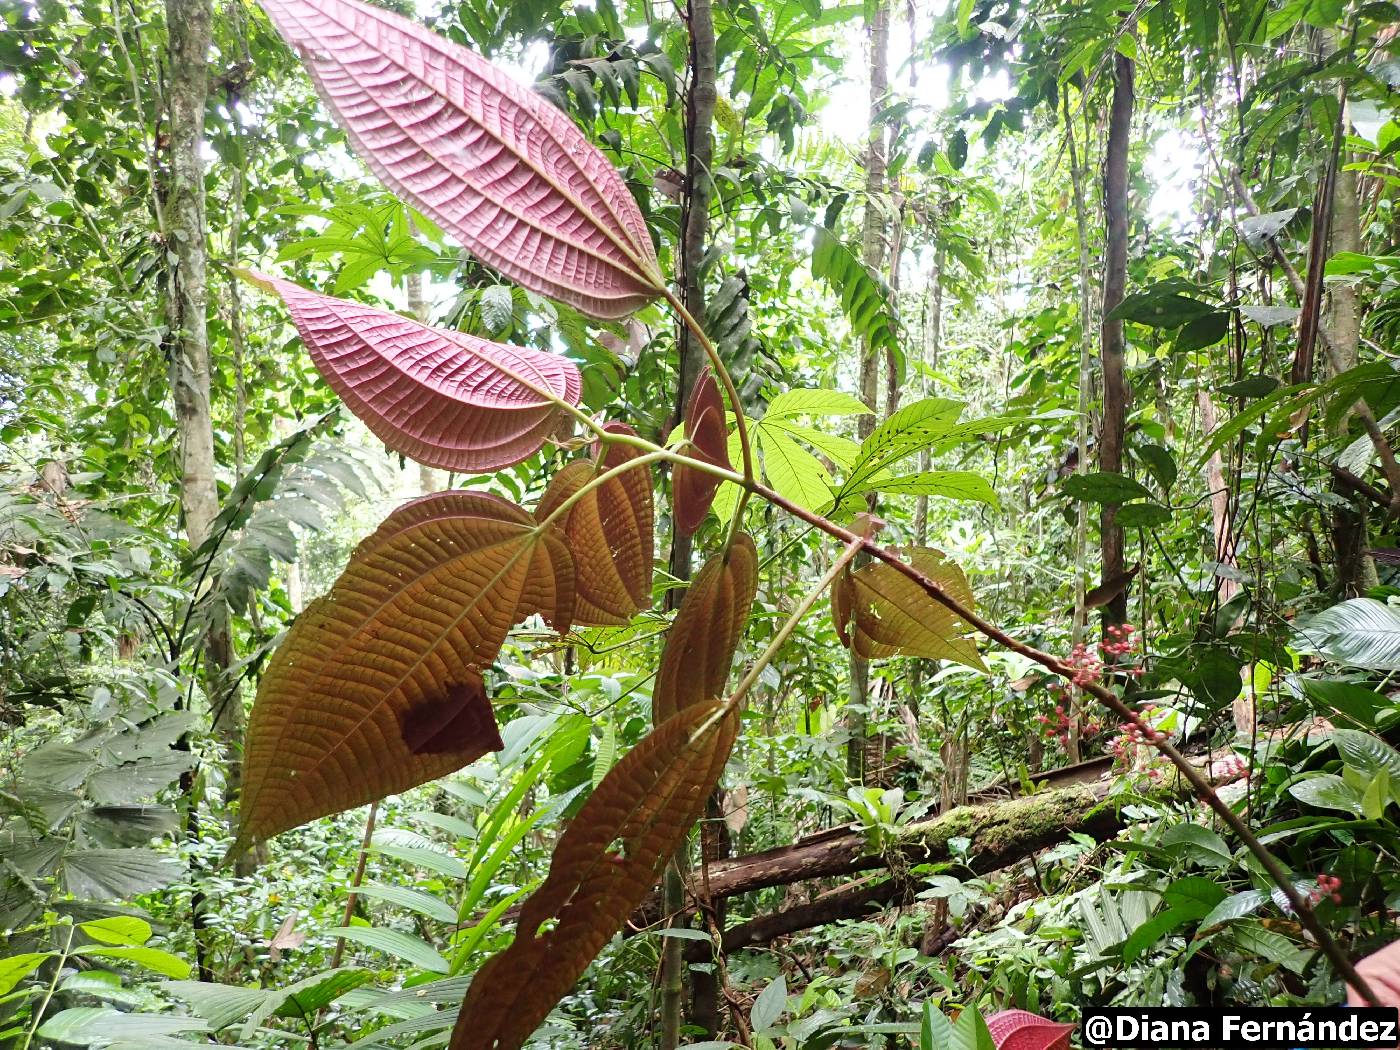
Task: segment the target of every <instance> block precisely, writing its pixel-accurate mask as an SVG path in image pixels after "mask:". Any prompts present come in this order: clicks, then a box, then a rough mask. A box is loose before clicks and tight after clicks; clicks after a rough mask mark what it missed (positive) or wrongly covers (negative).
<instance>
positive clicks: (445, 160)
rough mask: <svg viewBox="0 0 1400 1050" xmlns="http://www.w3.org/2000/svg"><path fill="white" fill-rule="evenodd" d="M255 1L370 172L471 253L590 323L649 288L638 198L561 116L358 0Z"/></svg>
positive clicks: (650, 293)
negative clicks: (578, 312) (290, 48)
mask: <svg viewBox="0 0 1400 1050" xmlns="http://www.w3.org/2000/svg"><path fill="white" fill-rule="evenodd" d="M262 5H263V7H264V9H266V11H267V13H268V15H269V16H270V17H271V19H272V21H273V23H274V24H275V25H276V26H277V28H278V29H279V30H280V31H281V33H282V35H283V36H284V37H285V38H286V39H287V40H288V41H289V42H290V43H291V45H292V46H293V47H294V48H295V49H296V50H297V52H298V53H299V54H300V55H301V58H302V61H303V62H304V63H305V64H306V68H307V69H308V70H309V71H310V73H311V77H312V79H313V80H314V81H315V82H316V87H317V89H318V90H319V91H320V94H321V97H322V98H323V99H324V100H325V102H326V105H327V106H329V107H330V109H331V110H332V111H333V112H334V113H335V115H336V117H337V118H338V119H339V120H340V122H341V124H342V125H344V127H345V130H346V131H347V133H348V134H349V136H350V139H351V141H352V142H353V143H354V145H355V147H356V149H357V150H358V152H359V153H360V155H361V156H362V157H363V158H364V159H365V161H366V162H367V163H368V164H369V166H370V167H371V168H372V169H373V170H374V172H375V174H376V175H378V176H379V177H380V178H381V179H383V180H384V182H385V183H386V184H387V185H388V186H390V187H391V188H392V189H394V190H395V191H396V192H398V193H400V194H402V195H403V196H404V197H406V198H408V199H409V200H410V201H411V202H412V203H413V204H414V206H415V207H417V208H418V209H419V210H420V211H422V212H423V213H424V214H425V215H428V216H429V217H431V218H432V219H434V220H435V221H436V222H438V223H439V224H440V225H441V226H442V227H443V228H444V229H446V230H448V231H449V232H451V233H452V234H453V235H454V236H455V237H457V238H458V239H459V240H460V241H461V242H462V243H463V244H464V245H466V247H467V248H468V249H470V250H471V251H472V252H473V253H474V254H475V255H477V256H478V257H479V258H481V259H482V260H484V261H485V262H486V263H488V264H489V265H491V266H493V267H495V268H496V269H497V270H500V271H501V272H502V273H504V274H505V275H507V276H508V277H510V278H511V279H513V280H515V281H517V282H518V283H520V284H522V285H524V286H525V287H526V288H529V289H532V290H533V291H536V292H540V293H542V294H544V295H549V296H553V297H554V298H556V299H561V300H563V301H564V302H567V303H570V304H571V305H573V306H575V307H577V308H578V309H580V310H582V311H583V312H584V313H586V314H589V315H590V316H592V317H598V318H605V319H606V318H617V317H624V316H626V315H627V314H629V313H631V312H632V311H633V310H635V309H637V308H638V307H640V306H642V305H643V304H644V303H646V302H648V301H650V300H651V299H654V298H655V297H656V296H657V295H659V294H660V293H661V291H662V288H663V287H664V282H663V281H662V278H661V276H660V272H659V270H658V269H657V264H656V255H655V252H654V250H653V248H652V244H651V237H650V235H649V234H648V233H647V228H646V223H645V222H644V221H643V219H642V214H641V212H640V211H639V210H638V208H637V204H636V202H635V201H634V200H633V199H632V195H631V194H630V193H629V192H628V190H627V186H626V184H625V183H624V182H623V181H622V178H621V176H619V175H618V173H617V170H616V169H615V168H614V167H613V166H612V165H611V164H610V163H609V162H608V160H607V158H606V157H604V156H603V155H602V154H601V153H600V152H598V150H597V149H596V148H594V146H593V145H592V144H591V143H590V142H589V141H588V140H587V139H586V138H585V137H584V135H583V133H582V132H581V131H579V129H578V128H577V127H576V126H575V125H574V123H573V121H572V120H570V119H569V117H568V116H567V115H565V114H564V113H562V112H560V111H559V110H558V109H556V108H555V107H553V106H552V105H550V104H549V103H548V102H547V101H545V100H544V99H543V98H541V97H540V96H539V95H537V94H535V93H534V92H532V91H530V90H529V89H528V88H526V87H523V86H522V85H520V84H518V83H516V82H515V81H514V80H512V79H511V78H510V77H509V76H508V75H507V74H506V73H504V72H503V71H501V70H499V69H497V68H496V67H495V66H493V65H491V63H489V62H487V61H486V60H485V59H484V58H482V57H480V56H479V55H476V54H473V53H472V52H470V51H468V50H466V49H465V48H462V47H459V46H458V45H456V44H454V43H452V42H451V41H449V40H446V39H444V38H443V37H440V36H438V35H437V34H435V33H431V32H429V31H428V30H426V29H424V28H423V27H422V26H419V25H417V24H416V23H414V22H411V21H409V20H408V19H406V18H402V17H400V16H399V15H396V14H393V13H391V12H389V11H385V10H382V9H380V8H377V7H370V6H368V5H367V4H363V3H360V2H359V0H262Z"/></svg>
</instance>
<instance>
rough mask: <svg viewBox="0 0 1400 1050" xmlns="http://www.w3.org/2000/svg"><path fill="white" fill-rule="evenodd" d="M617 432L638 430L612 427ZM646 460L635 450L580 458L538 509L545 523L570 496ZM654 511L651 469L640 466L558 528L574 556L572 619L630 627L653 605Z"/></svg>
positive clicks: (621, 448) (619, 448)
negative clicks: (614, 471)
mask: <svg viewBox="0 0 1400 1050" xmlns="http://www.w3.org/2000/svg"><path fill="white" fill-rule="evenodd" d="M605 429H607V430H610V431H612V432H614V433H626V434H633V433H635V431H633V430H632V428H631V427H628V426H626V425H625V424H622V423H609V424H608V425H607V427H606V428H605ZM640 455H641V452H639V451H638V450H637V449H635V448H633V447H631V446H629V445H609V446H608V447H607V449H606V451H605V452H604V453H603V455H602V458H601V459H600V460H595V461H592V462H590V461H587V460H575V461H574V462H572V463H569V464H567V465H566V466H565V467H564V468H563V469H562V470H560V471H559V472H558V473H557V474H555V475H554V477H553V478H552V479H551V480H550V483H549V487H548V488H546V489H545V492H544V495H543V496H541V497H540V502H539V504H538V505H537V506H536V508H535V516H536V517H537V518H538V519H539V520H541V521H544V520H545V519H546V518H548V517H549V515H550V514H552V513H553V512H554V510H555V508H557V507H559V506H560V505H561V504H562V503H563V502H564V501H565V500H566V499H568V498H569V497H570V496H572V495H573V494H574V493H576V492H578V490H579V489H581V488H583V486H584V485H586V484H588V483H589V482H590V481H592V480H593V479H594V478H596V477H598V476H599V475H601V474H603V473H604V472H606V471H609V470H612V469H613V468H615V467H619V466H621V465H622V464H624V463H626V462H627V461H628V460H631V459H636V458H637V457H639V456H640ZM654 518H655V512H654V508H653V505H652V496H651V469H650V467H645V468H644V467H637V468H634V469H632V470H628V471H626V472H625V473H623V474H620V475H618V476H617V477H615V478H613V479H611V480H610V481H606V482H604V483H603V484H602V485H599V486H598V487H597V488H595V489H593V490H592V491H590V492H588V493H585V494H584V495H583V496H582V497H581V498H580V499H579V500H578V502H577V503H575V504H574V505H573V506H572V507H570V508H569V509H568V510H567V511H565V513H564V517H563V519H562V521H560V522H557V523H556V527H555V530H554V531H555V534H556V535H561V536H562V537H563V538H564V540H565V542H566V543H567V544H568V548H569V552H570V554H571V555H572V557H573V562H574V573H575V600H574V607H573V617H572V619H573V622H574V623H576V624H579V625H581V626H588V627H609V626H617V625H619V624H625V623H627V622H628V621H629V620H630V619H631V618H632V617H633V616H635V615H636V614H637V613H638V612H640V611H641V610H642V609H645V608H647V607H648V606H650V605H651V577H652V567H653V562H654V551H653V546H654V543H655V538H654V536H655V521H654Z"/></svg>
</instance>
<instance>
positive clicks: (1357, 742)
mask: <svg viewBox="0 0 1400 1050" xmlns="http://www.w3.org/2000/svg"><path fill="white" fill-rule="evenodd" d="M1332 743H1333V744H1335V745H1336V746H1337V751H1338V752H1339V753H1340V754H1341V756H1342V758H1343V760H1345V762H1346V763H1347V764H1348V765H1350V766H1355V767H1356V768H1357V769H1359V770H1360V771H1361V772H1362V773H1364V774H1366V775H1367V776H1371V777H1375V776H1379V775H1380V774H1381V773H1384V774H1386V776H1388V777H1389V778H1390V780H1392V781H1396V780H1400V751H1396V750H1395V748H1393V747H1391V746H1390V745H1389V744H1387V743H1386V742H1385V741H1384V740H1381V739H1380V738H1379V737H1375V736H1372V735H1371V734H1370V733H1361V732H1358V731H1357V730H1355V729H1333V730H1332Z"/></svg>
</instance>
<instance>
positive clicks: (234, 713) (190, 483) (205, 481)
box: [162, 0, 243, 801]
mask: <svg viewBox="0 0 1400 1050" xmlns="http://www.w3.org/2000/svg"><path fill="white" fill-rule="evenodd" d="M213 17H214V15H213V7H212V4H211V3H209V0H166V22H167V25H168V29H169V55H168V66H169V75H168V78H167V92H166V104H167V110H168V113H169V121H170V147H169V166H168V174H167V182H166V186H165V187H164V191H165V192H164V196H165V200H164V204H163V207H162V214H163V216H164V218H165V222H166V224H167V228H166V229H165V230H164V231H163V232H164V235H165V241H166V246H167V248H168V250H169V251H170V253H171V254H172V255H173V256H174V262H173V264H172V265H171V267H170V269H169V272H168V278H167V296H166V321H167V324H168V328H169V331H168V335H167V337H166V347H165V349H166V355H167V360H168V363H169V369H170V389H171V393H172V396H173V399H174V402H175V419H176V424H177V426H178V428H179V437H180V474H181V478H180V503H181V509H182V511H183V513H184V518H185V534H186V536H187V537H188V539H189V544H190V547H191V549H194V550H197V549H198V548H199V547H200V546H202V545H203V544H204V542H205V541H206V540H207V539H209V536H210V530H211V527H212V525H213V522H214V519H215V517H216V516H217V515H218V513H219V490H218V485H217V482H216V481H215V470H216V466H217V464H216V461H215V457H214V423H213V415H212V410H211V407H210V387H211V382H210V373H211V365H210V353H209V331H208V306H209V285H208V259H209V255H208V246H207V243H206V237H207V226H206V223H205V216H204V160H203V158H202V157H201V155H200V150H201V148H202V146H203V143H204V109H205V102H206V100H207V96H208V89H209V68H208V55H209V47H210V43H211V39H212V32H213V28H212V27H213ZM203 656H204V680H205V693H206V696H207V698H208V701H209V704H210V708H211V712H212V717H213V723H214V734H215V736H216V738H217V739H218V740H219V742H220V743H221V744H222V745H223V747H224V749H225V751H226V753H227V755H228V770H227V774H226V785H227V786H226V792H225V795H226V799H227V800H228V801H232V800H233V799H235V798H237V796H238V791H239V787H240V786H241V784H242V779H243V777H242V759H241V753H242V748H243V703H242V698H241V696H240V695H238V685H237V683H236V682H229V681H227V678H228V675H227V671H228V668H229V667H230V666H232V664H233V643H232V638H231V635H230V631H229V623H228V612H227V610H226V609H224V608H216V609H215V610H214V612H213V615H212V617H211V619H210V625H209V630H208V633H207V634H206V636H205V638H204V654H203Z"/></svg>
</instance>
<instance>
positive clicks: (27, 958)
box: [0, 952, 53, 995]
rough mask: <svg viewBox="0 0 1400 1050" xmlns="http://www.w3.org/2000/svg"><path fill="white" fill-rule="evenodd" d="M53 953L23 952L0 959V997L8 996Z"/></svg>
mask: <svg viewBox="0 0 1400 1050" xmlns="http://www.w3.org/2000/svg"><path fill="white" fill-rule="evenodd" d="M51 955H53V952H25V953H24V954H23V955H11V956H10V957H9V958H8V959H0V995H8V994H9V993H10V992H12V991H13V990H14V988H15V986H16V985H18V984H19V982H20V981H22V980H24V979H25V978H26V977H28V976H29V975H30V974H31V973H33V972H34V971H35V970H37V969H38V968H39V967H40V966H42V965H43V962H44V960H45V959H47V958H49V957H50V956H51Z"/></svg>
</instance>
